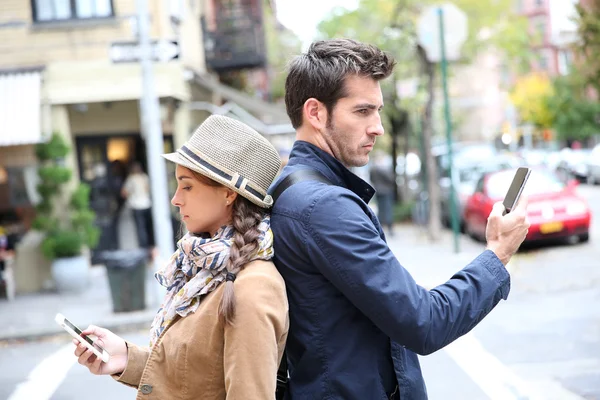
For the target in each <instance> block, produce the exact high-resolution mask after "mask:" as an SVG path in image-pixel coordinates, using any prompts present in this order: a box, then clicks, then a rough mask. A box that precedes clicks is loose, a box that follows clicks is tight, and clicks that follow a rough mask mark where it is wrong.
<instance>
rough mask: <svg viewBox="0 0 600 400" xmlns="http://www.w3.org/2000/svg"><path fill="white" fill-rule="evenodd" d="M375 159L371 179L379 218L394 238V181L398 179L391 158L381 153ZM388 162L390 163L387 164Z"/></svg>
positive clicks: (370, 172)
mask: <svg viewBox="0 0 600 400" xmlns="http://www.w3.org/2000/svg"><path fill="white" fill-rule="evenodd" d="M374 158H375V159H374V160H373V161H374V162H373V163H372V165H371V167H370V170H369V178H370V179H371V185H372V186H373V188H374V189H375V197H376V198H377V218H378V220H379V223H380V224H381V225H382V226H383V227H385V228H387V233H388V235H389V236H394V201H395V193H394V190H395V189H396V185H395V182H394V180H395V179H396V177H395V175H394V169H393V167H392V162H391V157H389V158H387V159H386V155H385V154H384V153H383V152H381V151H379V152H378V154H377V155H376V156H375V157H374ZM388 160H389V161H390V162H387V161H388Z"/></svg>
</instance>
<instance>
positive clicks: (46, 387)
mask: <svg viewBox="0 0 600 400" xmlns="http://www.w3.org/2000/svg"><path fill="white" fill-rule="evenodd" d="M74 350H75V346H73V344H68V345H66V346H64V347H61V348H60V349H59V350H58V351H56V352H55V353H53V354H51V355H50V356H48V357H46V358H45V359H44V360H42V362H40V363H39V364H38V365H37V366H36V367H35V368H34V369H33V370H32V371H31V373H29V375H28V376H27V380H26V381H25V382H22V383H19V384H18V385H17V387H16V389H15V391H14V392H13V393H12V394H11V395H10V397H9V398H8V400H32V399H35V400H48V399H50V397H51V396H52V395H53V394H54V392H55V391H56V389H58V387H59V386H60V384H61V383H62V381H63V380H64V379H65V377H66V376H67V373H68V372H69V370H70V369H71V367H72V366H73V364H75V362H76V361H77V357H75V355H74V354H73V351H74Z"/></svg>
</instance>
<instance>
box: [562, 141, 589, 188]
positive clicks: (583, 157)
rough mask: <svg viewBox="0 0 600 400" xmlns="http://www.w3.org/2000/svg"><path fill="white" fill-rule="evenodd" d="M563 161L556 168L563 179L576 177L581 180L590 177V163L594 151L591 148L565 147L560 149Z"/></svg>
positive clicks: (584, 180)
mask: <svg viewBox="0 0 600 400" xmlns="http://www.w3.org/2000/svg"><path fill="white" fill-rule="evenodd" d="M560 153H561V161H560V162H559V163H558V165H557V167H556V169H557V171H558V172H559V174H560V176H561V177H562V178H563V179H570V178H575V179H577V180H578V181H579V182H586V181H587V179H588V173H589V171H588V163H589V159H590V156H591V153H592V151H591V150H590V149H575V150H574V149H570V148H564V149H562V150H561V151H560Z"/></svg>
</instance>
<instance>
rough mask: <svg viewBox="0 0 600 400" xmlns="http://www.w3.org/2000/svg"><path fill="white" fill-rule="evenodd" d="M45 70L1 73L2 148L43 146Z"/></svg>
mask: <svg viewBox="0 0 600 400" xmlns="http://www.w3.org/2000/svg"><path fill="white" fill-rule="evenodd" d="M41 84H42V79H41V69H36V70H28V71H18V70H17V71H14V72H2V71H0V146H16V145H23V144H33V143H39V142H40V141H41V140H42V132H41V104H40V100H41V98H40V96H41Z"/></svg>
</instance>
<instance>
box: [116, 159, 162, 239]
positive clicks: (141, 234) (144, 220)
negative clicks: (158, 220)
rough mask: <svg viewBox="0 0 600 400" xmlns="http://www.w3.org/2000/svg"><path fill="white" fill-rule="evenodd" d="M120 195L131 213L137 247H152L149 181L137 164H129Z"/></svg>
mask: <svg viewBox="0 0 600 400" xmlns="http://www.w3.org/2000/svg"><path fill="white" fill-rule="evenodd" d="M121 195H122V196H123V197H124V198H126V199H127V205H128V206H129V208H130V209H131V210H132V212H133V219H134V221H135V229H136V231H137V237H138V245H139V247H142V248H149V247H152V245H153V243H154V240H153V232H152V229H153V228H152V199H151V197H150V179H149V178H148V175H146V173H145V172H144V171H143V170H142V166H141V165H140V163H138V162H134V163H133V164H131V168H130V170H129V176H127V179H126V180H125V183H124V184H123V189H121Z"/></svg>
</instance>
